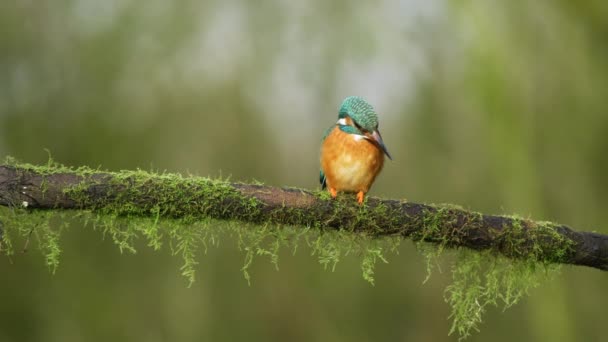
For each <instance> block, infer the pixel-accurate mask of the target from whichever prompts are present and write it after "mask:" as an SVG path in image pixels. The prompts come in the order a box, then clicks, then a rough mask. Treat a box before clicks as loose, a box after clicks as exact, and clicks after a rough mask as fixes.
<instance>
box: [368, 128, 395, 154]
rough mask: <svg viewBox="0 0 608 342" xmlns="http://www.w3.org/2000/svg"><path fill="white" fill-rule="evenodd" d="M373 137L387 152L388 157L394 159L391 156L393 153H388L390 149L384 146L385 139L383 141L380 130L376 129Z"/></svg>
mask: <svg viewBox="0 0 608 342" xmlns="http://www.w3.org/2000/svg"><path fill="white" fill-rule="evenodd" d="M372 139H374V141H376V143H377V144H378V146H380V148H381V149H382V151H384V153H385V154H386V156H387V157H388V159H390V160H393V158H392V157H391V154H390V153H388V150H387V149H386V146H384V141H382V136H381V135H380V132H379V131H374V132H373V133H372Z"/></svg>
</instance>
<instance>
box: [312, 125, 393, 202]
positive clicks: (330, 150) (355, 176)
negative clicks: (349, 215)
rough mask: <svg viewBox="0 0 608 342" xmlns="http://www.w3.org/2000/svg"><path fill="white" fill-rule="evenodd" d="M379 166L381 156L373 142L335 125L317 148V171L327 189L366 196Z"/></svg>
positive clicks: (382, 156) (380, 165) (380, 164)
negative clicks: (324, 178)
mask: <svg viewBox="0 0 608 342" xmlns="http://www.w3.org/2000/svg"><path fill="white" fill-rule="evenodd" d="M383 165H384V154H383V152H382V151H381V150H380V149H379V148H378V147H377V146H376V145H375V144H374V143H372V142H371V141H369V140H367V139H365V138H363V137H362V136H359V135H355V134H348V133H346V132H343V131H342V130H340V128H339V127H338V126H336V127H335V128H334V129H333V130H332V131H331V133H330V134H329V135H328V136H327V137H326V138H325V140H324V141H323V145H321V168H322V169H323V172H324V173H325V177H326V180H327V187H328V188H329V189H330V190H332V189H334V190H336V191H347V192H363V193H366V192H367V191H368V190H369V188H370V187H371V186H372V183H373V182H374V180H375V179H376V176H377V175H378V173H380V170H382V166H383Z"/></svg>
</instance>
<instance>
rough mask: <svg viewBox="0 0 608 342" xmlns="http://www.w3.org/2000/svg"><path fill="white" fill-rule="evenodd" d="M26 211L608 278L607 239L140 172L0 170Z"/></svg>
mask: <svg viewBox="0 0 608 342" xmlns="http://www.w3.org/2000/svg"><path fill="white" fill-rule="evenodd" d="M25 202H27V210H40V209H45V210H49V209H50V210H65V209H88V210H92V211H93V212H99V213H100V214H104V213H111V214H116V215H134V214H135V215H153V214H160V215H162V216H163V217H168V218H183V217H188V218H192V219H197V218H204V217H212V218H216V219H230V220H240V221H244V222H253V223H273V224H279V225H281V224H287V225H298V226H308V227H314V228H318V229H343V230H348V231H352V232H359V233H365V234H369V235H372V236H386V235H399V236H403V237H408V238H411V239H413V240H423V241H428V242H431V243H437V244H442V245H444V246H445V247H451V248H458V247H465V248H470V249H474V250H487V249H490V250H492V251H495V252H496V253H500V254H503V255H505V256H507V257H510V258H534V259H536V260H538V261H541V262H556V263H564V264H573V265H582V266H589V267H593V268H596V269H600V270H604V271H607V270H608V235H603V234H597V233H592V232H580V231H575V230H573V229H571V228H569V227H567V226H564V225H559V224H554V223H549V222H535V221H532V220H527V219H522V218H517V217H510V216H495V215H483V214H480V213H476V212H472V211H468V210H464V209H461V208H458V207H455V206H435V205H426V204H418V203H411V202H406V201H399V200H389V199H379V198H373V197H371V198H368V199H367V201H366V202H365V204H364V205H363V206H360V205H358V204H357V203H356V201H355V198H354V196H353V195H349V194H345V195H340V196H339V197H338V199H336V200H334V199H330V198H328V196H326V195H323V194H322V193H320V192H318V191H307V190H302V189H293V188H279V187H272V186H265V185H254V184H243V183H230V182H224V181H217V180H210V179H206V178H200V177H181V176H178V175H169V176H168V175H157V174H150V173H145V172H133V171H124V172H101V171H94V170H89V169H86V170H84V171H83V170H81V169H79V170H70V169H65V168H56V169H55V168H45V167H34V166H27V165H4V166H0V205H3V206H16V207H23V206H24V204H25Z"/></svg>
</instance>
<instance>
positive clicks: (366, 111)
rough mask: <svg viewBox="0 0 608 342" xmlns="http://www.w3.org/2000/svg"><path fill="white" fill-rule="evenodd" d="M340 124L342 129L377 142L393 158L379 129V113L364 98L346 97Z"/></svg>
mask: <svg viewBox="0 0 608 342" xmlns="http://www.w3.org/2000/svg"><path fill="white" fill-rule="evenodd" d="M338 124H339V125H340V129H341V130H342V131H344V132H346V133H349V134H357V135H360V136H361V137H363V138H365V139H368V140H369V141H371V142H373V143H375V144H376V145H377V146H378V147H380V149H382V151H383V152H384V153H385V154H386V156H387V157H388V158H389V159H393V158H392V157H391V155H390V153H388V149H387V148H386V146H385V145H384V142H383V141H382V136H381V135H380V132H379V131H378V114H376V111H375V110H374V107H372V105H370V104H369V103H367V101H365V100H364V99H363V98H361V97H359V96H349V97H347V98H346V99H344V101H343V102H342V106H340V112H339V114H338Z"/></svg>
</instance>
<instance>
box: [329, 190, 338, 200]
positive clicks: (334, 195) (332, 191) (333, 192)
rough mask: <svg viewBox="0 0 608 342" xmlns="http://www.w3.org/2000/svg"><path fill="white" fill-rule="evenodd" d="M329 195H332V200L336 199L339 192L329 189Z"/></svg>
mask: <svg viewBox="0 0 608 342" xmlns="http://www.w3.org/2000/svg"><path fill="white" fill-rule="evenodd" d="M329 194H330V195H331V198H336V196H338V191H337V190H336V189H334V188H329Z"/></svg>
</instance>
